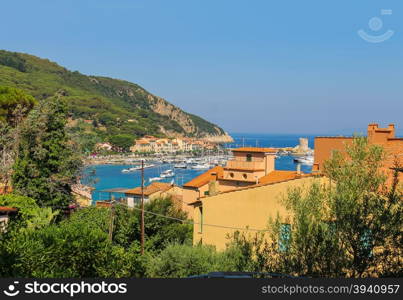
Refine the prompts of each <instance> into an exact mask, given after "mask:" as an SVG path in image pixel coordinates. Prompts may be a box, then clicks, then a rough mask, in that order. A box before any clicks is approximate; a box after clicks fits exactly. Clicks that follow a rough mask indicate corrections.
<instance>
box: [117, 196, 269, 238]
mask: <svg viewBox="0 0 403 300" xmlns="http://www.w3.org/2000/svg"><path fill="white" fill-rule="evenodd" d="M119 205H122V206H125V207H128V206H127V205H126V204H123V203H119ZM130 208H131V209H135V210H139V211H141V208H137V207H130ZM144 213H147V214H150V215H154V216H157V217H161V218H166V219H171V220H175V221H179V222H182V223H185V224H189V225H203V226H211V227H217V228H225V229H234V230H244V231H255V232H267V231H269V230H267V229H256V228H241V227H231V226H225V225H217V224H206V223H199V222H190V221H188V220H182V219H179V218H175V217H170V216H165V215H162V214H158V213H155V212H152V211H148V210H144Z"/></svg>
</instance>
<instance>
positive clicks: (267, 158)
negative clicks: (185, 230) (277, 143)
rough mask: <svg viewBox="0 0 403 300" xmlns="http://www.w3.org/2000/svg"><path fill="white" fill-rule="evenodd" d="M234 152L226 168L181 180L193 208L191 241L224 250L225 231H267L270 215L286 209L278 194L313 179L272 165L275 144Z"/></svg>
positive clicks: (243, 148) (185, 197) (187, 201)
mask: <svg viewBox="0 0 403 300" xmlns="http://www.w3.org/2000/svg"><path fill="white" fill-rule="evenodd" d="M232 151H233V155H234V158H233V159H232V160H229V161H228V162H227V164H226V165H225V166H224V167H221V166H217V167H214V168H212V169H210V170H208V171H207V172H205V173H203V174H201V175H199V176H198V177H196V178H194V179H192V180H191V181H189V182H187V183H186V184H184V185H183V201H184V202H185V203H188V204H189V205H190V206H191V207H192V208H193V219H194V221H195V225H194V230H193V241H194V244H199V243H201V244H208V245H214V246H216V247H217V248H218V249H224V248H225V245H226V243H227V242H228V235H229V234H232V233H233V232H234V231H236V230H238V231H242V230H244V231H245V232H247V231H248V229H247V228H248V227H251V228H255V229H259V230H265V229H266V225H267V222H268V219H269V217H270V216H273V217H274V216H276V215H277V213H278V212H279V213H281V214H283V215H284V214H285V209H284V208H282V207H281V205H280V204H279V202H278V200H279V196H280V194H281V193H286V192H287V189H288V188H289V187H291V186H298V185H303V184H306V183H307V181H308V180H312V176H311V175H310V174H304V173H302V172H300V171H299V170H295V171H286V170H276V169H275V158H276V155H275V154H276V152H277V151H278V150H277V149H273V148H254V147H242V148H238V149H233V150H232ZM204 224H213V225H214V224H216V225H219V226H209V225H207V226H204ZM232 228H236V229H232Z"/></svg>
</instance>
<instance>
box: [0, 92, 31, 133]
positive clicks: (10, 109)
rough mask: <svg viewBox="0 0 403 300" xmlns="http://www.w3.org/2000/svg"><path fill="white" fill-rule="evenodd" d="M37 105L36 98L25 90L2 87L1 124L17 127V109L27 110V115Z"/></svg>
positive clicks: (0, 94) (0, 98) (0, 96)
mask: <svg viewBox="0 0 403 300" xmlns="http://www.w3.org/2000/svg"><path fill="white" fill-rule="evenodd" d="M35 104H36V100H35V98H34V97H32V96H31V95H28V94H27V93H25V92H24V91H23V90H20V89H16V88H12V87H4V86H0V122H2V121H3V122H4V121H5V122H7V123H8V124H11V125H14V126H15V123H16V120H15V114H14V112H15V110H16V109H17V107H19V106H20V107H24V108H26V109H25V113H27V112H28V111H29V110H31V109H32V107H33V106H34V105H35Z"/></svg>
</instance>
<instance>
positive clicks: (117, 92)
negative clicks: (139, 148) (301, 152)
mask: <svg viewBox="0 0 403 300" xmlns="http://www.w3.org/2000/svg"><path fill="white" fill-rule="evenodd" d="M0 85H1V86H7V87H16V88H19V89H22V90H24V91H25V92H27V93H29V94H30V95H32V96H34V97H35V98H36V99H38V100H41V99H45V98H49V97H52V96H55V95H59V96H63V98H64V99H65V100H66V102H67V104H68V109H69V113H70V126H71V127H74V128H75V130H76V131H78V132H79V133H81V134H83V135H89V136H90V137H91V138H93V139H94V140H95V141H107V140H110V139H111V138H112V137H113V136H116V135H126V136H129V137H132V138H136V137H139V136H143V135H146V134H152V135H156V136H192V137H209V136H221V135H225V132H224V131H223V130H222V129H221V128H219V127H218V126H216V125H214V124H211V123H209V122H207V121H206V120H204V119H202V118H200V117H198V116H195V115H191V114H188V113H186V112H184V111H182V110H181V109H180V108H178V107H176V106H174V105H172V104H170V103H169V102H167V101H165V100H164V99H162V98H160V97H157V96H154V95H152V94H150V93H149V92H147V91H146V90H145V89H143V88H142V87H140V86H139V85H137V84H134V83H130V82H127V81H123V80H118V79H112V78H107V77H101V76H87V75H83V74H81V73H79V72H77V71H74V72H72V71H69V70H67V69H66V68H64V67H61V66H59V65H57V64H56V63H53V62H50V61H49V60H47V59H41V58H38V57H35V56H32V55H28V54H22V53H15V52H8V51H4V50H0Z"/></svg>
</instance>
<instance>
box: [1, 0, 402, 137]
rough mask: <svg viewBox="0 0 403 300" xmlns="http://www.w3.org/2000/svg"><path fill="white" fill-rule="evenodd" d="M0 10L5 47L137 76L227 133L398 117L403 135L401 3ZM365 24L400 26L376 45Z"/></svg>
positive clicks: (359, 125)
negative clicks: (365, 35) (386, 11)
mask: <svg viewBox="0 0 403 300" xmlns="http://www.w3.org/2000/svg"><path fill="white" fill-rule="evenodd" d="M1 9H2V13H1V18H0V30H1V34H0V48H2V49H6V50H11V51H19V52H26V53H30V54H34V55H37V56H40V57H45V58H48V59H50V60H52V61H55V62H57V63H59V64H61V65H63V66H65V67H67V68H69V69H71V70H78V71H80V72H82V73H85V74H93V75H103V76H110V77H114V78H120V79H125V80H128V81H132V82H135V83H138V84H140V85H141V86H143V87H144V88H145V89H147V90H148V91H150V92H151V93H154V94H156V95H158V96H161V97H163V98H165V99H167V100H168V101H170V102H171V103H173V104H175V105H178V106H179V107H181V108H182V109H184V110H185V111H188V112H191V113H194V114H198V115H200V116H202V117H204V118H206V119H208V120H210V121H213V122H215V123H217V124H219V125H220V126H222V127H224V129H226V130H227V131H229V132H262V133H318V134H319V133H322V134H323V133H329V134H330V133H331V134H337V133H341V134H346V133H351V132H354V131H355V132H360V131H363V130H365V128H366V126H367V124H368V123H370V122H378V123H380V125H383V126H386V125H387V124H388V123H391V122H393V123H395V124H396V126H397V127H398V130H399V134H402V133H403V128H402V127H403V122H402V120H403V117H402V116H403V93H402V92H403V84H402V79H403V30H402V29H403V1H400V0H395V1H388V0H382V1H380V0H379V1H369V0H354V1H351V0H350V1H347V0H338V1H323V0H322V1H313V0H312V1H311V0H305V1H298V0H294V1H290V0H282V1H269V0H261V1H259V0H249V1H246V0H244V1H237V0H231V1H226V0H215V1H210V0H203V1H198V0H182V1H179V0H169V1H167V0H160V1H154V0H141V1H140V0H139V1H136V0H114V1H112V0H93V1H87V0H64V1H61V0H41V1H31V0H26V1H22V0H12V1H11V0H3V1H2V5H1ZM381 9H391V10H392V14H391V15H390V14H389V15H381ZM373 17H379V18H380V19H381V20H382V21H383V26H382V28H380V29H379V30H378V31H372V30H371V29H370V28H369V25H368V22H369V20H370V19H371V18H373ZM378 20H379V19H378ZM378 25H379V23H378ZM378 27H379V26H378ZM359 29H363V30H365V31H366V32H367V33H368V34H371V35H373V36H375V37H376V36H379V35H381V34H383V33H385V32H386V31H387V30H393V31H394V34H393V36H392V37H391V38H390V39H389V40H386V41H384V42H382V43H369V42H367V41H365V40H363V39H362V38H360V37H359V36H358V34H357V31H358V30H359Z"/></svg>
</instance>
